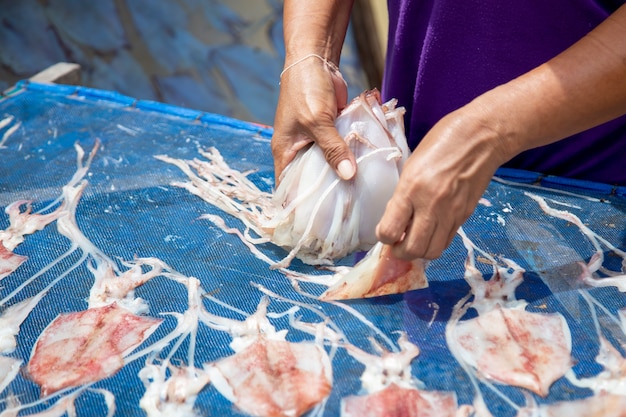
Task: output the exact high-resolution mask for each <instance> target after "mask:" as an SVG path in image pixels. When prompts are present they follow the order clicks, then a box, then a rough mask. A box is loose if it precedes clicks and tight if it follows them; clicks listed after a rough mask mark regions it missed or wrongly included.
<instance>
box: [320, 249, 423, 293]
mask: <svg viewBox="0 0 626 417" xmlns="http://www.w3.org/2000/svg"><path fill="white" fill-rule="evenodd" d="M425 267H426V261H424V260H423V259H416V260H413V261H404V260H402V259H398V258H396V257H394V256H393V255H392V254H391V247H390V246H387V245H383V244H382V243H380V242H379V243H377V244H376V245H375V246H374V247H373V248H372V249H371V250H370V251H369V252H368V253H367V255H366V256H365V257H364V258H363V259H362V260H361V261H360V262H359V263H357V264H356V265H355V266H354V268H347V269H344V270H342V271H340V272H337V273H336V274H335V280H336V282H335V283H334V284H332V285H331V286H330V287H329V288H328V290H326V292H324V293H323V294H322V295H321V296H320V299H321V300H346V299H351V298H368V297H376V296H379V295H387V294H399V293H404V292H407V291H411V290H417V289H420V288H425V287H427V286H428V281H427V279H426V274H425V271H424V270H425Z"/></svg>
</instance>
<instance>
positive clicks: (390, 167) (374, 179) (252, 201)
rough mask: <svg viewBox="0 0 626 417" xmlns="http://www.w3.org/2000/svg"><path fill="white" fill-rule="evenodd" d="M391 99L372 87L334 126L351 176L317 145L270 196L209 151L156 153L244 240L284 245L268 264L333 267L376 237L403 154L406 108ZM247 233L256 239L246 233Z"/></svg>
mask: <svg viewBox="0 0 626 417" xmlns="http://www.w3.org/2000/svg"><path fill="white" fill-rule="evenodd" d="M396 104H397V103H396V100H390V101H388V102H386V103H381V99H380V94H379V93H378V91H376V90H372V91H366V92H364V93H362V94H361V95H360V96H358V97H356V98H355V99H354V100H353V101H352V102H351V103H350V104H349V105H348V107H346V108H345V109H344V110H343V111H342V113H341V114H340V115H339V117H338V118H337V120H336V123H335V125H336V127H337V130H338V132H339V134H340V135H341V136H342V137H343V138H344V139H345V141H346V142H347V143H348V145H349V146H350V149H351V150H352V152H353V153H354V155H355V157H356V162H357V165H358V168H357V174H356V176H355V177H354V178H353V179H352V180H350V181H343V180H341V179H340V178H339V177H338V176H337V174H336V173H335V172H334V171H333V170H332V169H331V167H330V166H329V165H328V163H327V162H326V160H325V159H324V155H323V152H322V150H321V148H320V147H319V146H318V145H316V144H312V145H311V146H309V147H307V148H305V149H303V150H301V151H300V152H299V153H298V155H297V156H296V158H295V159H294V161H292V162H291V164H289V165H288V166H287V168H285V170H284V171H283V174H282V175H281V182H280V185H279V186H278V188H277V189H276V190H275V192H274V193H273V194H270V193H266V192H263V191H261V190H260V189H259V188H257V187H256V185H255V184H253V183H252V182H251V181H250V180H248V179H247V177H246V175H247V174H245V173H240V172H238V171H236V170H234V169H232V168H230V167H229V166H228V165H227V164H226V163H225V162H224V160H223V158H222V156H221V155H220V154H219V152H218V151H217V150H216V149H214V148H211V149H209V150H208V151H200V153H201V154H202V155H203V156H204V157H206V158H207V159H208V161H202V160H199V159H194V160H192V161H186V160H180V159H174V158H171V157H168V156H164V155H158V156H156V158H157V159H160V160H162V161H165V162H168V163H171V164H174V165H176V166H178V167H179V168H180V169H181V170H182V171H183V172H184V173H185V174H187V176H188V177H189V180H190V181H189V182H185V183H175V185H178V186H181V187H183V188H186V189H187V190H189V191H190V192H192V193H193V194H196V195H198V196H199V197H201V198H202V199H204V200H205V201H207V202H209V203H211V204H213V205H214V206H216V207H218V208H220V209H222V210H224V211H225V212H226V213H228V214H230V215H232V216H235V217H237V218H238V219H240V220H241V221H242V222H243V223H244V224H245V226H246V229H247V230H246V233H245V234H244V235H242V236H243V239H245V240H246V241H247V242H246V243H248V244H258V243H260V242H267V241H270V242H272V243H274V244H276V245H278V246H281V247H283V248H284V249H286V250H288V251H289V254H288V255H287V256H286V257H285V258H284V259H283V260H282V261H280V262H277V263H274V264H273V267H275V268H286V267H287V266H289V263H290V262H291V260H292V259H293V258H295V257H297V258H299V259H301V260H302V261H304V262H306V263H308V264H312V265H323V264H332V260H333V259H337V258H341V257H343V256H346V255H347V254H349V253H351V252H353V251H355V250H368V249H370V248H371V247H372V246H373V245H374V244H375V243H376V241H377V240H376V236H375V227H376V224H377V223H378V221H379V220H380V218H381V217H382V214H383V211H384V209H385V205H386V203H387V201H388V200H389V199H390V198H391V193H392V192H393V189H394V188H395V185H396V184H397V182H398V179H399V175H400V171H401V169H402V166H403V164H404V161H405V160H406V158H408V155H409V149H408V146H407V143H406V137H405V136H404V124H403V120H402V117H403V115H404V111H405V110H404V108H403V107H396ZM194 171H195V172H194ZM250 230H252V231H253V232H254V233H255V234H256V235H257V237H252V236H250V235H249V231H250Z"/></svg>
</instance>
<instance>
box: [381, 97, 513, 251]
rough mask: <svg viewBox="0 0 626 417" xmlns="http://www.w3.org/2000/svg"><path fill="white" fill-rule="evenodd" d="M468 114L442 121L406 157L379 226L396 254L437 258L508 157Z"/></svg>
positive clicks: (488, 131)
mask: <svg viewBox="0 0 626 417" xmlns="http://www.w3.org/2000/svg"><path fill="white" fill-rule="evenodd" d="M468 113H469V112H467V111H464V110H463V109H461V110H457V111H455V112H453V113H450V114H449V115H447V116H446V117H444V118H443V119H441V120H440V121H439V122H438V123H437V124H436V125H435V126H434V127H433V128H432V129H431V130H430V131H429V132H428V134H427V135H426V136H425V137H424V139H423V140H422V141H421V143H420V144H419V146H418V147H417V148H416V149H415V151H414V152H413V154H412V155H411V156H410V157H409V159H408V160H407V162H406V164H405V166H404V168H403V171H402V174H401V175H400V181H399V182H398V185H397V187H396V189H395V191H394V194H393V196H392V198H391V200H390V201H389V203H388V204H387V207H386V210H385V213H384V215H383V217H382V219H381V220H380V222H379V223H378V226H377V229H376V233H377V237H378V239H379V240H380V241H381V242H383V243H385V244H389V245H392V247H393V250H392V252H393V254H394V256H396V257H398V258H401V259H406V260H411V259H415V258H424V259H434V258H437V257H439V256H440V255H441V253H442V252H443V250H444V249H445V248H447V247H448V245H449V244H450V242H452V239H453V238H454V235H455V234H456V232H457V230H458V228H459V227H460V226H461V225H462V224H463V223H464V222H465V220H467V218H468V217H469V216H470V215H471V214H472V212H473V211H474V209H475V207H476V205H477V203H478V200H479V199H480V197H481V196H482V194H483V193H484V191H485V190H486V188H487V185H488V184H489V181H490V180H491V177H492V176H493V174H494V172H495V171H496V169H497V168H498V166H499V165H500V164H501V163H503V162H505V161H506V160H507V159H508V158H507V157H506V152H505V149H504V145H503V144H502V141H501V140H500V138H499V135H498V133H497V132H496V131H495V130H494V129H491V128H489V127H488V126H489V124H488V123H486V122H485V121H484V120H480V117H475V116H473V115H470V114H468Z"/></svg>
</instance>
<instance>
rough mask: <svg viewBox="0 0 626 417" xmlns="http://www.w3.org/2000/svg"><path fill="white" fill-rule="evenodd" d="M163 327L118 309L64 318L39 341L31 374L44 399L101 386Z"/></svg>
mask: <svg viewBox="0 0 626 417" xmlns="http://www.w3.org/2000/svg"><path fill="white" fill-rule="evenodd" d="M161 321H162V320H160V319H154V318H149V317H142V316H137V315H135V314H133V313H131V312H129V311H128V310H126V309H125V308H122V307H119V306H118V305H117V304H115V303H114V304H109V305H107V306H104V307H95V308H90V309H88V310H85V311H79V312H75V313H69V314H61V315H59V316H58V317H57V318H56V319H55V320H54V321H52V323H50V324H49V325H48V327H46V329H45V330H44V331H43V332H42V333H41V335H40V336H39V339H37V343H36V344H35V346H34V347H33V351H32V354H31V357H30V361H29V362H28V373H29V375H30V377H31V378H32V379H33V381H35V382H36V383H37V384H39V385H40V386H41V389H42V393H43V395H48V394H50V393H53V392H56V391H58V390H61V389H63V388H67V387H73V386H78V385H82V384H86V383H90V382H95V381H99V380H101V379H104V378H106V377H109V376H111V375H113V374H114V373H116V372H117V371H118V370H120V369H121V368H122V366H123V365H124V357H125V356H127V355H128V354H130V353H131V352H132V351H133V350H134V349H135V348H136V347H138V346H139V345H140V344H141V343H143V342H144V340H146V339H147V338H148V336H150V334H152V332H154V330H156V328H157V327H158V326H159V324H160V323H161Z"/></svg>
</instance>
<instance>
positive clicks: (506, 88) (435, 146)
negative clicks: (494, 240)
mask: <svg viewBox="0 0 626 417" xmlns="http://www.w3.org/2000/svg"><path fill="white" fill-rule="evenodd" d="M625 113H626V6H622V7H621V8H620V9H618V10H617V11H616V12H615V13H614V14H613V15H612V16H610V17H609V18H608V19H607V20H606V21H604V22H603V23H602V24H601V25H599V26H598V27H597V28H596V29H594V30H593V31H592V32H590V33H589V34H588V35H587V36H586V37H584V38H583V39H581V40H580V41H579V42H577V43H576V44H575V45H573V46H572V47H571V48H569V49H567V50H566V51H564V52H563V53H561V54H559V55H558V56H556V57H555V58H553V59H552V60H550V61H548V62H547V63H545V64H543V65H541V66H539V67H537V68H535V69H534V70H532V71H530V72H528V73H526V74H524V75H522V76H520V77H519V78H517V79H514V80H512V81H510V82H508V83H506V84H503V85H501V86H499V87H496V88H494V89H493V90H490V91H488V92H486V93H484V94H483V95H481V96H479V97H477V98H476V99H475V100H473V101H472V102H471V103H469V104H467V105H466V106H464V107H462V108H461V109H459V110H457V111H454V112H452V113H450V114H448V115H447V116H445V117H444V118H443V119H441V120H440V121H439V122H438V123H437V124H436V125H435V126H434V127H433V128H432V129H431V131H430V132H428V134H427V135H426V136H425V137H424V139H423V140H422V142H421V143H420V145H419V146H418V147H417V148H416V150H415V151H414V153H413V154H412V156H411V157H410V158H409V161H408V162H407V164H406V165H405V168H404V170H403V172H402V175H401V178H400V182H399V184H398V186H397V188H396V190H395V193H394V195H393V197H392V199H391V201H390V202H389V204H388V205H387V209H386V211H385V214H384V215H383V218H382V219H381V221H380V223H379V224H378V229H377V232H378V238H379V239H380V240H381V241H382V242H384V243H387V244H393V245H394V254H395V255H396V256H398V257H400V258H404V259H412V258H428V259H432V258H436V257H438V256H439V255H440V254H441V252H442V251H443V250H444V249H445V248H446V247H447V246H448V245H449V244H450V242H451V241H452V238H453V237H454V235H455V233H456V231H457V229H458V228H459V227H460V225H461V224H462V223H463V222H464V221H465V220H466V219H467V218H468V217H469V216H470V215H471V213H472V212H473V211H474V209H475V207H476V204H477V203H478V200H479V198H480V196H481V195H482V194H483V193H484V191H485V189H486V188H487V185H488V184H489V181H490V179H491V177H492V176H493V174H494V172H495V170H496V169H497V168H498V167H499V166H500V165H502V164H503V163H505V162H506V161H508V160H509V159H511V158H513V157H514V156H515V155H517V154H519V153H520V152H522V151H524V150H527V149H531V148H534V147H537V146H541V145H546V144H549V143H552V142H556V141H558V140H561V139H563V138H565V137H567V136H570V135H572V134H575V133H578V132H581V131H583V130H586V129H589V128H591V127H594V126H597V125H598V124H601V123H603V122H606V121H609V120H612V119H614V118H616V117H619V116H621V115H623V114H625ZM616 157H622V158H623V157H624V156H616Z"/></svg>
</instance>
